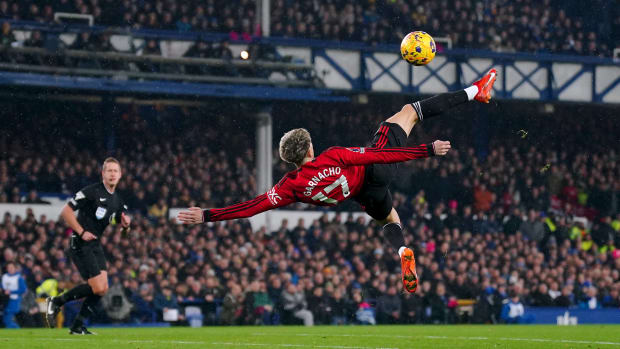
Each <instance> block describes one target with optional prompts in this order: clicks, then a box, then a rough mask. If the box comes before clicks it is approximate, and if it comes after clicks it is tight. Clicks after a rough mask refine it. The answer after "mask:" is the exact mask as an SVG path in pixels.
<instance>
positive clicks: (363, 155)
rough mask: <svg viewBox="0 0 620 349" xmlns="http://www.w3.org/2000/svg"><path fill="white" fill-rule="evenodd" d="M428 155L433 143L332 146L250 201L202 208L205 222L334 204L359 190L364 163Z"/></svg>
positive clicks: (403, 159)
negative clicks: (298, 204) (301, 205)
mask: <svg viewBox="0 0 620 349" xmlns="http://www.w3.org/2000/svg"><path fill="white" fill-rule="evenodd" d="M430 155H433V146H432V144H422V145H419V146H416V147H398V148H344V147H332V148H329V149H327V150H326V151H324V152H323V153H321V155H319V156H317V157H316V158H315V159H314V160H312V161H309V162H307V163H305V164H304V165H303V166H301V167H300V168H298V169H296V170H293V171H291V172H288V173H287V174H286V175H285V176H284V177H283V178H282V179H281V180H280V182H278V184H276V185H275V186H274V187H273V188H271V189H270V190H269V191H268V192H266V193H264V194H262V195H259V196H258V197H256V198H254V199H253V200H250V201H246V202H242V203H239V204H236V205H232V206H228V207H225V208H216V209H210V210H205V221H209V222H214V221H222V220H228V219H235V218H246V217H250V216H253V215H255V214H258V213H261V212H264V211H267V210H271V209H274V208H277V207H282V206H286V205H289V204H292V203H294V202H305V203H309V204H313V205H320V206H335V205H337V204H338V203H340V202H342V201H344V200H347V199H349V198H352V197H355V196H356V195H358V194H359V193H360V191H361V190H362V185H363V183H364V173H365V172H364V171H365V166H366V165H369V164H389V163H395V162H404V161H407V160H413V159H420V158H426V157H428V156H430Z"/></svg>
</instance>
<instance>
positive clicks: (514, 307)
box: [501, 287, 534, 324]
mask: <svg viewBox="0 0 620 349" xmlns="http://www.w3.org/2000/svg"><path fill="white" fill-rule="evenodd" d="M518 289H519V287H514V288H513V290H511V291H510V298H509V299H507V301H506V303H505V304H504V306H503V308H502V315H501V319H502V320H504V322H505V323H507V324H528V323H531V322H533V321H534V318H533V317H532V316H531V315H528V314H525V308H524V307H523V303H521V299H520V297H519V294H518V292H519V291H518Z"/></svg>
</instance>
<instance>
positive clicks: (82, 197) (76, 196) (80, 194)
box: [75, 190, 86, 201]
mask: <svg viewBox="0 0 620 349" xmlns="http://www.w3.org/2000/svg"><path fill="white" fill-rule="evenodd" d="M82 199H86V195H84V193H83V192H82V191H81V190H80V191H78V192H77V193H75V201H78V200H82Z"/></svg>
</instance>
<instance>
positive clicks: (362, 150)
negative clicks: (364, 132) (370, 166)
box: [347, 148, 366, 154]
mask: <svg viewBox="0 0 620 349" xmlns="http://www.w3.org/2000/svg"><path fill="white" fill-rule="evenodd" d="M347 149H348V150H350V151H352V152H354V153H360V154H364V152H365V151H366V150H365V149H364V148H347Z"/></svg>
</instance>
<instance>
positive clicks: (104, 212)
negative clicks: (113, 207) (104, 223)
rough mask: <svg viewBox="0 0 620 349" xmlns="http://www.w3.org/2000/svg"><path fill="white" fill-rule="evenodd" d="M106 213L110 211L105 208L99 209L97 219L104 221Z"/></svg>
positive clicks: (96, 214)
mask: <svg viewBox="0 0 620 349" xmlns="http://www.w3.org/2000/svg"><path fill="white" fill-rule="evenodd" d="M106 212H108V210H107V209H106V208H105V207H97V211H95V217H97V219H103V217H105V214H106Z"/></svg>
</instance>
